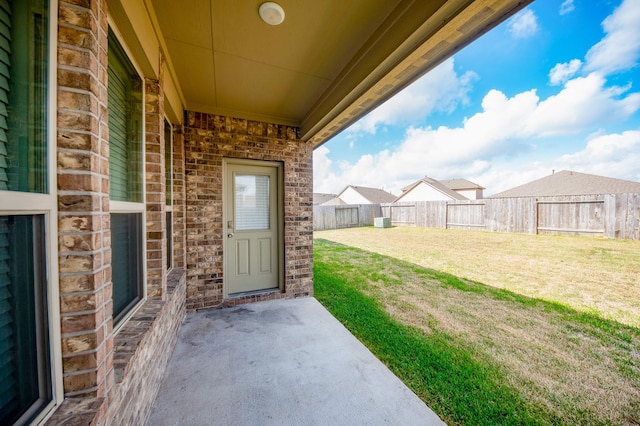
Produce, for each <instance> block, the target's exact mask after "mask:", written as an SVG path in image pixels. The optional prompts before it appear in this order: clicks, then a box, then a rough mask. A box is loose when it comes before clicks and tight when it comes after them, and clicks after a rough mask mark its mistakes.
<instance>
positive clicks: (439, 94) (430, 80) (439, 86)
mask: <svg viewBox="0 0 640 426" xmlns="http://www.w3.org/2000/svg"><path fill="white" fill-rule="evenodd" d="M476 79H477V75H476V74H475V73H473V72H471V71H469V72H466V73H464V74H463V75H458V74H457V73H456V71H455V69H454V60H453V58H450V59H448V60H446V61H445V62H443V63H442V64H440V65H439V66H437V67H436V68H434V69H433V70H431V71H430V72H429V73H427V74H426V75H425V76H424V77H422V78H420V79H418V80H417V81H416V82H415V83H413V84H412V85H410V86H409V87H407V88H406V89H404V90H403V91H401V92H400V93H398V94H397V95H396V96H394V97H393V98H391V99H390V100H388V101H387V102H385V103H384V104H382V105H381V106H379V107H378V108H376V109H375V110H373V111H372V112H371V113H369V114H368V115H367V116H365V117H364V118H363V119H361V120H360V121H358V122H357V123H355V124H354V125H353V126H351V127H350V128H349V129H348V132H349V133H352V134H354V133H360V132H366V133H370V134H375V133H376V131H377V130H378V128H379V127H380V126H385V125H396V124H408V123H411V122H416V121H420V120H422V119H424V118H425V117H427V116H428V115H429V114H431V113H432V112H434V111H445V112H450V111H453V110H454V109H455V108H456V107H457V106H458V105H460V104H463V105H464V104H467V103H468V102H469V99H468V97H467V95H468V93H469V92H470V91H471V89H472V83H473V81H474V80H476Z"/></svg>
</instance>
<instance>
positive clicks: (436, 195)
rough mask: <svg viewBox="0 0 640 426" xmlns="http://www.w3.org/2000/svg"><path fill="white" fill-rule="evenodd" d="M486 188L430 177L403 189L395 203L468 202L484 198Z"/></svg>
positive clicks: (460, 181) (464, 180) (455, 180)
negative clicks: (483, 193)
mask: <svg viewBox="0 0 640 426" xmlns="http://www.w3.org/2000/svg"><path fill="white" fill-rule="evenodd" d="M483 189H484V188H483V187H481V186H479V185H477V184H475V183H473V182H470V181H468V180H466V179H454V180H446V181H438V180H435V179H431V178H430V177H428V176H425V177H424V178H422V179H420V180H418V181H416V182H414V183H412V184H411V185H408V186H406V187H404V188H402V194H401V195H400V196H399V197H398V198H396V199H395V200H394V201H395V202H404V201H455V200H459V201H467V200H475V199H478V198H482V190H483Z"/></svg>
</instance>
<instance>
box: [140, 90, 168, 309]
mask: <svg viewBox="0 0 640 426" xmlns="http://www.w3.org/2000/svg"><path fill="white" fill-rule="evenodd" d="M144 125H145V130H146V131H145V144H144V145H145V189H146V205H147V297H154V296H160V297H163V295H164V293H165V292H166V289H167V280H166V274H165V273H166V269H167V258H166V237H167V235H166V229H167V227H166V223H165V221H166V216H165V205H166V197H165V161H164V158H165V157H164V156H165V152H164V95H163V92H162V84H160V81H158V80H152V79H146V80H145V120H144Z"/></svg>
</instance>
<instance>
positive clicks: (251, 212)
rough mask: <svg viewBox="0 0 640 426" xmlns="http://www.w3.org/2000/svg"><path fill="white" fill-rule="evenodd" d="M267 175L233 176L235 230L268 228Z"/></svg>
mask: <svg viewBox="0 0 640 426" xmlns="http://www.w3.org/2000/svg"><path fill="white" fill-rule="evenodd" d="M269 180H270V179H269V176H262V175H244V174H236V175H235V176H234V192H235V220H236V226H235V229H236V231H259V230H266V229H269Z"/></svg>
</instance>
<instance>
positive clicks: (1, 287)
mask: <svg viewBox="0 0 640 426" xmlns="http://www.w3.org/2000/svg"><path fill="white" fill-rule="evenodd" d="M259 3H260V2H253V1H228V0H227V1H224V0H199V1H189V2H181V1H175V0H19V1H2V2H0V22H1V23H2V25H0V74H1V78H0V83H1V84H0V301H1V305H2V306H1V307H0V324H1V325H2V331H1V332H0V376H1V377H2V391H1V392H0V424H2V425H12V424H41V423H42V424H45V423H46V424H55V425H58V424H78V425H80V424H83V425H85V424H86V425H89V424H101V425H110V424H123V425H142V424H144V423H145V421H146V419H147V418H148V414H149V410H150V408H151V404H152V402H153V398H154V396H155V395H156V393H157V390H158V386H159V383H160V382H159V380H160V379H161V377H162V373H163V371H164V369H165V367H166V364H167V361H168V359H169V356H170V355H171V352H172V350H173V347H174V345H175V342H176V337H177V332H178V329H179V327H180V325H181V324H182V321H183V319H184V317H185V312H186V311H194V310H197V309H207V308H215V307H221V306H231V305H236V304H243V303H250V302H256V301H261V300H269V299H281V298H295V297H300V296H303V297H304V296H311V295H312V294H313V264H312V262H313V232H312V231H313V220H312V216H313V207H312V202H313V200H312V193H313V149H314V148H316V147H318V146H320V145H322V144H323V143H324V142H326V141H327V140H328V139H330V138H331V137H333V136H334V135H336V134H337V133H338V132H340V131H341V130H343V129H344V128H346V127H347V126H349V125H350V124H351V123H353V122H355V121H356V120H358V119H359V118H360V117H362V116H364V115H365V114H367V113H368V112H369V111H371V110H372V109H373V108H374V107H375V106H377V105H379V104H381V103H382V102H384V101H385V100H387V99H389V98H390V97H391V96H393V95H394V94H395V93H397V92H398V91H399V90H400V89H402V88H403V87H405V86H406V85H407V84H409V83H410V82H412V81H414V80H415V79H416V78H418V77H419V76H420V75H422V74H423V73H424V72H425V71H426V70H429V69H431V68H433V67H435V66H436V65H437V64H439V63H440V62H442V61H443V60H445V59H446V58H448V57H450V56H451V55H452V54H453V53H454V52H457V51H458V50H460V49H461V48H462V47H464V45H466V44H467V43H470V42H472V41H473V40H475V39H476V38H477V37H479V36H480V35H481V34H484V33H485V32H486V31H488V30H489V29H490V28H492V27H494V26H495V25H497V24H498V23H499V22H502V21H503V20H505V19H507V18H508V17H509V16H511V15H513V14H514V13H515V12H517V11H518V10H520V9H521V8H523V7H525V6H526V4H527V3H529V1H526V0H525V1H521V0H491V1H489V0H475V1H447V2H445V1H442V0H440V1H435V2H414V1H407V0H394V1H377V2H350V3H349V5H348V6H345V2H344V1H342V0H323V1H305V2H296V1H288V2H286V6H287V7H288V8H289V9H288V10H287V11H286V19H287V20H286V21H285V23H284V24H283V25H280V26H274V25H268V24H267V23H266V22H263V21H262V20H261V18H260V16H259V14H258V4H259ZM271 16H272V17H274V16H275V17H277V16H278V11H277V10H276V11H275V13H273V14H272V15H271ZM258 254H259V255H260V257H256V256H257V255H258ZM256 271H259V273H256ZM211 362H216V360H215V359H212V360H211ZM196 374H197V372H196ZM215 397H216V396H215V395H211V398H215ZM229 409H233V407H229ZM211 415H212V416H213V417H215V413H211Z"/></svg>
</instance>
